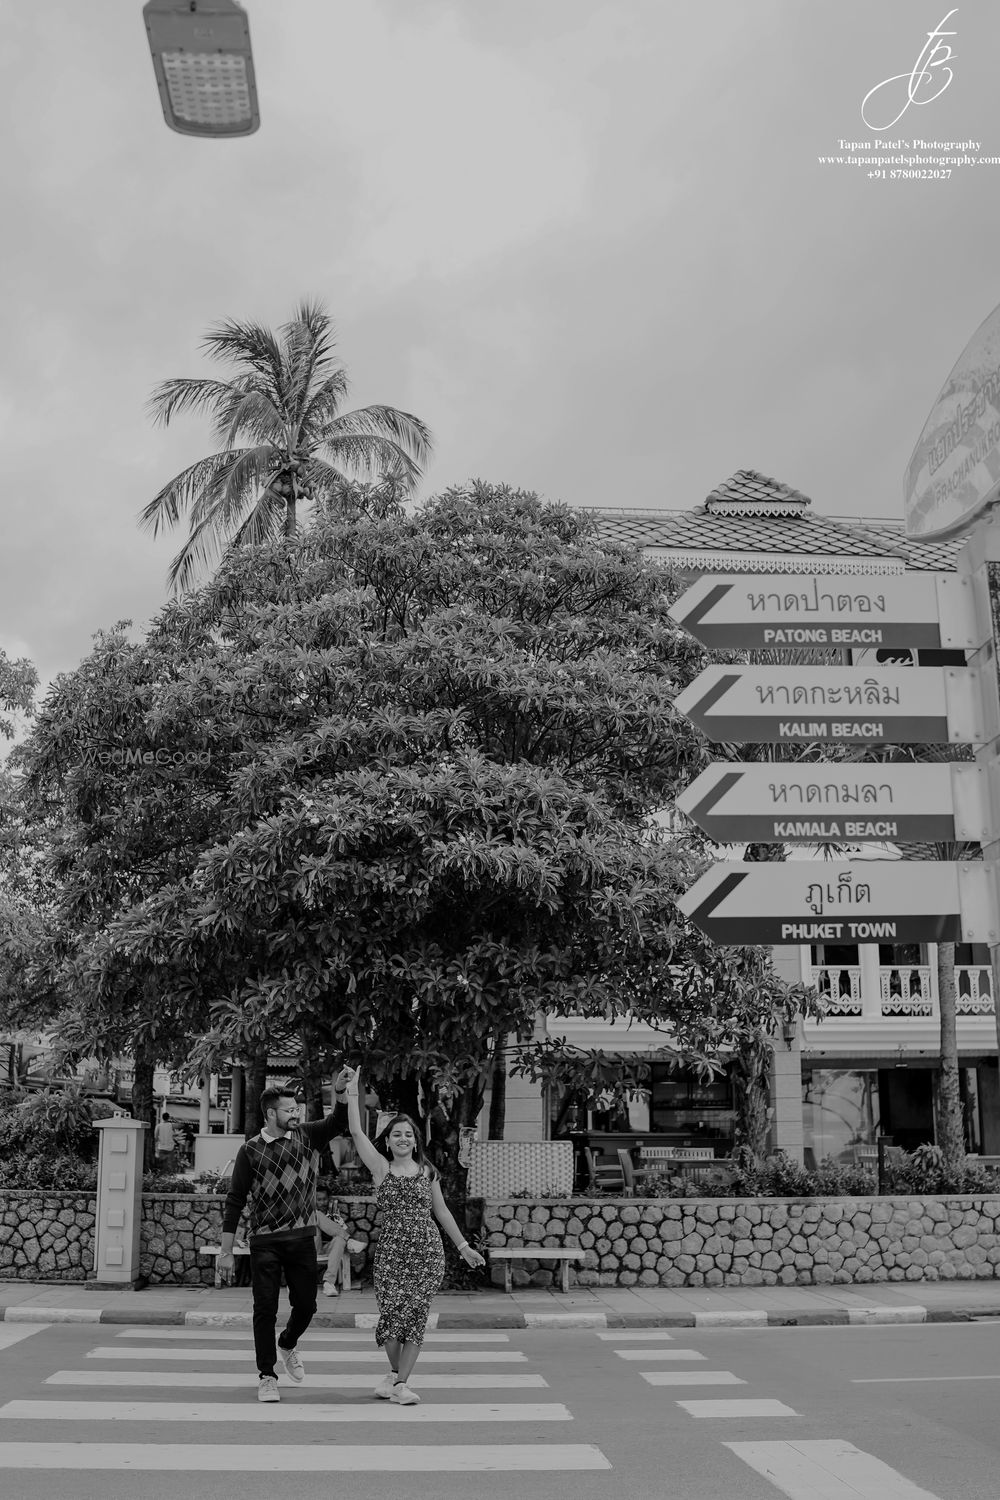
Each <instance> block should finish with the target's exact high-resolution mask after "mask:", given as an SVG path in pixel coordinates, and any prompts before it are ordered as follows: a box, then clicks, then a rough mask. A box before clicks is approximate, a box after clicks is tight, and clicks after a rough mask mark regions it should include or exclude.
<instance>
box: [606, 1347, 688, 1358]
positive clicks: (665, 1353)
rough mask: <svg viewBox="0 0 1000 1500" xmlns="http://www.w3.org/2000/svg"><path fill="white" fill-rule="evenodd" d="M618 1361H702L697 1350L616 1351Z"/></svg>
mask: <svg viewBox="0 0 1000 1500" xmlns="http://www.w3.org/2000/svg"><path fill="white" fill-rule="evenodd" d="M615 1353H616V1354H617V1356H618V1358H619V1359H704V1358H705V1356H704V1354H702V1353H701V1351H700V1350H698V1349H616V1350H615Z"/></svg>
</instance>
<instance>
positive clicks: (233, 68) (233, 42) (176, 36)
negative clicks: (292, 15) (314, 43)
mask: <svg viewBox="0 0 1000 1500" xmlns="http://www.w3.org/2000/svg"><path fill="white" fill-rule="evenodd" d="M142 14H143V18H144V20H145V22H146V35H147V36H148V38H149V50H150V52H151V54H152V57H153V71H154V72H155V74H156V83H157V87H158V88H159V90H160V102H161V103H162V105H163V118H164V119H165V120H166V122H167V124H168V125H169V126H170V129H171V130H176V131H179V133H180V134H181V135H201V136H233V135H253V133H254V131H255V130H256V129H257V128H258V126H259V125H260V113H259V111H258V108H257V81H256V79H255V77H254V70H253V56H252V54H251V51H250V25H249V22H248V20H247V17H246V13H245V12H244V10H243V8H242V6H240V5H237V4H236V0H148V3H147V4H146V5H144V6H143V8H142Z"/></svg>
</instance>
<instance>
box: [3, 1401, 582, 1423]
mask: <svg viewBox="0 0 1000 1500" xmlns="http://www.w3.org/2000/svg"><path fill="white" fill-rule="evenodd" d="M0 1420H8V1421H22V1420H32V1421H33V1420H37V1421H42V1422H227V1423H233V1422H255V1423H261V1422H265V1423H267V1422H351V1423H353V1424H354V1425H358V1424H360V1423H367V1422H399V1421H403V1422H571V1421H572V1420H573V1417H572V1414H571V1412H570V1410H569V1408H568V1407H566V1406H563V1405H562V1404H561V1403H560V1402H558V1401H531V1402H516V1401H512V1402H500V1401H490V1402H483V1401H478V1402H473V1401H470V1402H458V1403H452V1404H450V1405H449V1404H446V1403H438V1404H435V1403H433V1402H425V1403H423V1404H422V1405H420V1406H396V1405H395V1404H394V1403H393V1402H390V1401H372V1402H371V1403H370V1405H367V1406H359V1405H358V1403H357V1402H356V1401H352V1402H342V1403H341V1404H340V1405H335V1404H333V1403H331V1402H313V1403H312V1404H310V1403H309V1402H308V1401H301V1400H299V1401H296V1403H295V1404H294V1405H293V1404H290V1403H274V1404H268V1405H261V1404H260V1403H259V1402H256V1401H253V1402H251V1401H243V1402H235V1401H8V1402H7V1403H6V1405H4V1406H0Z"/></svg>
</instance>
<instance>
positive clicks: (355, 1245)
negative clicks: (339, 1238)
mask: <svg viewBox="0 0 1000 1500" xmlns="http://www.w3.org/2000/svg"><path fill="white" fill-rule="evenodd" d="M364 1248H365V1242H364V1240H348V1241H347V1244H346V1245H345V1246H344V1249H345V1250H346V1251H347V1253H348V1255H360V1254H361V1252H362V1250H364Z"/></svg>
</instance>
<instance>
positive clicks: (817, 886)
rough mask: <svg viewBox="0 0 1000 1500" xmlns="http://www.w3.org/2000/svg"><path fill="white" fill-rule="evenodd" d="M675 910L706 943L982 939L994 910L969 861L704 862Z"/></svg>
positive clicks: (987, 880) (990, 938) (989, 883)
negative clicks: (704, 866)
mask: <svg viewBox="0 0 1000 1500" xmlns="http://www.w3.org/2000/svg"><path fill="white" fill-rule="evenodd" d="M677 905H678V906H679V908H680V910H681V911H682V912H683V913H684V915H685V916H686V917H688V918H689V919H690V920H691V921H692V922H694V924H695V926H696V927H700V928H701V930H702V932H704V933H705V934H706V935H707V936H708V937H710V938H712V939H713V941H714V942H716V943H723V944H735V945H740V944H753V943H773V944H778V945H782V944H783V945H797V944H800V943H946V942H947V943H991V942H995V941H996V939H997V933H998V927H1000V917H998V913H997V906H996V899H995V895H994V881H993V879H992V877H991V872H990V871H988V870H987V869H986V867H985V866H984V865H982V864H980V863H979V862H976V861H972V860H969V861H967V862H957V861H952V862H945V861H939V860H926V861H920V860H915V861H899V860H888V859H884V860H879V859H871V860H855V861H850V862H845V863H839V862H831V861H827V860H823V861H807V860H798V861H790V862H786V863H776V864H746V863H741V862H737V861H727V862H725V863H720V864H717V865H713V866H712V868H711V869H710V870H706V872H705V874H704V875H702V876H701V878H700V879H699V880H696V881H695V883H694V885H693V886H692V887H691V889H690V890H689V891H686V892H685V894H684V895H683V896H682V897H681V898H680V900H679V901H678V903H677Z"/></svg>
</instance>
